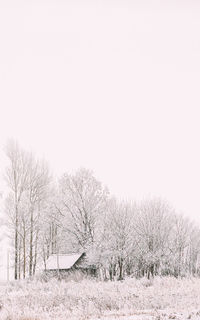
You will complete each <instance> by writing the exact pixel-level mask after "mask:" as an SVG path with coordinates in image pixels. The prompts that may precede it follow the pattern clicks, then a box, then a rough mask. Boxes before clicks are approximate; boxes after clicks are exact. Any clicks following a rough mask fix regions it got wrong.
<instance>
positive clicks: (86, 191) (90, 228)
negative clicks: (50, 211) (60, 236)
mask: <svg viewBox="0 0 200 320" xmlns="http://www.w3.org/2000/svg"><path fill="white" fill-rule="evenodd" d="M59 192H60V195H61V199H60V208H58V210H59V212H60V214H61V215H62V216H63V219H64V220H65V230H66V231H67V233H68V234H70V237H71V241H72V242H73V243H74V245H75V246H76V247H77V248H82V249H83V248H84V249H85V248H86V247H88V246H91V245H92V244H93V243H94V242H95V241H96V239H97V237H98V234H97V232H98V228H99V224H100V223H99V222H100V221H101V218H102V216H103V215H104V212H105V210H106V204H107V198H108V190H107V189H106V188H104V187H102V185H101V183H100V182H99V181H97V180H96V179H95V177H94V176H93V175H92V173H91V172H90V171H88V170H86V169H80V170H79V171H78V172H77V173H76V174H75V175H68V174H64V175H63V177H62V178H61V180H60V184H59Z"/></svg>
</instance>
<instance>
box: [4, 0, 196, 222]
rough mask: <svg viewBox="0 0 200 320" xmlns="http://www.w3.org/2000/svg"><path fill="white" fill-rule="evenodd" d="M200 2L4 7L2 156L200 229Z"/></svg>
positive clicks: (57, 0)
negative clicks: (30, 157)
mask: <svg viewBox="0 0 200 320" xmlns="http://www.w3.org/2000/svg"><path fill="white" fill-rule="evenodd" d="M199 106H200V2H199V1H195V0H188V1H175V0H174V1H168V0H165V1H164V0H163V1H150V0H148V1H147V0H146V1H143V0H132V1H128V0H115V1H111V0H101V1H95V0H91V1H87V0H80V1H78V0H71V1H69V0H63V1H62V0H48V1H47V0H46V1H45V0H38V1H37V0H32V1H31V0H24V1H22V0H18V1H16V0H0V111H1V117H0V156H1V171H2V172H3V168H4V165H5V158H4V155H3V151H2V149H3V147H4V145H5V143H6V140H7V139H8V138H10V137H13V138H15V139H17V140H18V142H19V144H21V146H22V147H24V148H27V149H29V150H30V149H31V150H32V151H34V152H35V153H36V154H37V155H38V156H41V157H45V158H46V159H47V160H48V161H49V164H50V167H51V168H52V171H53V172H54V173H55V174H56V175H60V174H61V173H63V172H65V171H68V172H71V171H72V172H73V171H75V170H76V169H78V168H79V167H81V166H84V167H86V168H88V169H91V170H93V172H94V174H95V176H96V177H97V178H98V179H99V180H101V181H102V182H103V183H104V184H106V185H107V186H108V188H109V189H110V191H111V193H112V194H115V195H116V196H117V197H119V198H126V199H127V198H129V199H133V200H137V199H140V198H143V197H147V196H161V197H163V198H165V199H167V200H169V202H170V203H171V204H172V206H174V207H175V208H176V209H177V211H178V212H183V213H184V214H186V215H190V216H191V217H192V218H194V219H196V220H197V221H198V222H199V223H200V152H199V148H200V143H199V140H200V139H199V137H200V117H199Z"/></svg>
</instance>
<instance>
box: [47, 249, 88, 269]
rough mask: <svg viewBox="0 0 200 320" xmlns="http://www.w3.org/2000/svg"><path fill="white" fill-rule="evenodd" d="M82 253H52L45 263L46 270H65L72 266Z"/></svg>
mask: <svg viewBox="0 0 200 320" xmlns="http://www.w3.org/2000/svg"><path fill="white" fill-rule="evenodd" d="M83 255H84V253H76V254H52V255H51V256H50V257H49V258H48V260H47V263H46V270H57V269H62V270H67V269H70V268H72V267H73V266H74V265H75V264H76V262H77V261H78V260H79V259H80V258H81V257H82V256H83Z"/></svg>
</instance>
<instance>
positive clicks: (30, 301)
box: [0, 278, 200, 320]
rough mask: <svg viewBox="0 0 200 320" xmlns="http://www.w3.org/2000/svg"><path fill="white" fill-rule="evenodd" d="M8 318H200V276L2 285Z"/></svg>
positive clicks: (1, 314) (3, 314)
mask: <svg viewBox="0 0 200 320" xmlns="http://www.w3.org/2000/svg"><path fill="white" fill-rule="evenodd" d="M0 303H1V307H0V319H2V320H19V319H20V320H50V319H51V320H52V319H58V320H67V319H72V320H73V319H74V320H75V319H76V320H80V319H83V320H86V319H88V320H89V319H90V320H97V319H102V320H113V319H121V320H125V319H126V320H128V319H129V320H144V319H146V320H147V319H149V320H151V319H152V320H159V319H160V320H161V319H177V320H178V319H200V279H194V278H192V279H174V278H155V279H154V280H153V281H152V282H151V281H148V280H146V279H141V280H135V279H127V280H125V281H123V282H97V281H94V280H82V281H80V282H75V281H69V282H64V281H61V282H59V281H57V280H51V281H49V282H40V281H21V282H12V283H9V284H1V287H0Z"/></svg>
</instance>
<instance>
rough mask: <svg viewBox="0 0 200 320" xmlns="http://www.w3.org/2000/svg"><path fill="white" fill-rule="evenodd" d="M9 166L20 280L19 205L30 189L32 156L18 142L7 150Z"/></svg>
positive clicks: (16, 263)
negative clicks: (24, 194)
mask: <svg viewBox="0 0 200 320" xmlns="http://www.w3.org/2000/svg"><path fill="white" fill-rule="evenodd" d="M5 152H6V155H7V158H8V161H9V165H8V167H7V169H6V174H5V180H6V182H7V186H8V187H9V189H10V192H11V193H12V194H13V199H14V217H15V222H14V223H15V236H14V239H15V240H14V247H15V271H14V272H15V275H14V276H15V279H17V278H18V264H19V257H18V253H19V205H20V202H21V199H22V195H23V193H24V192H25V191H26V190H27V189H28V182H29V169H30V163H31V155H30V154H29V153H28V152H25V151H24V150H23V149H21V148H20V147H19V145H18V144H17V142H15V141H9V142H8V143H7V146H6V149H5Z"/></svg>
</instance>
